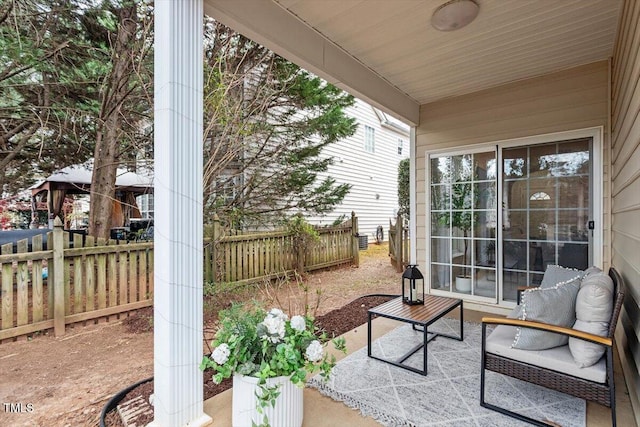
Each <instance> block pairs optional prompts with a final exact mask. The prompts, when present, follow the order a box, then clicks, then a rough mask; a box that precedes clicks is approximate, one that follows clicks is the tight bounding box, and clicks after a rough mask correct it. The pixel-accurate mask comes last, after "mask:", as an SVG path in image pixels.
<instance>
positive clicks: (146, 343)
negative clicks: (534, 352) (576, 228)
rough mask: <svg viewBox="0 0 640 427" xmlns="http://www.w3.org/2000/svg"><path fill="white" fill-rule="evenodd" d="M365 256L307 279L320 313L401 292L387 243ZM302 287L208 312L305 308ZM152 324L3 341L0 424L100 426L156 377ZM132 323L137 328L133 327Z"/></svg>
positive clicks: (240, 293)
mask: <svg viewBox="0 0 640 427" xmlns="http://www.w3.org/2000/svg"><path fill="white" fill-rule="evenodd" d="M360 261H361V262H360V267H359V268H355V267H343V268H339V269H334V270H330V271H322V272H317V273H313V274H310V275H308V276H307V277H305V278H303V280H302V285H303V286H304V287H306V288H307V292H306V295H307V299H306V303H307V304H308V305H309V306H311V307H312V308H313V307H315V305H316V299H317V298H320V304H319V306H318V309H317V311H316V314H317V315H321V314H324V313H327V312H329V311H331V310H333V309H336V308H339V307H342V306H343V305H345V304H347V303H348V302H350V301H352V300H353V299H355V298H357V297H359V296H362V295H367V294H376V293H381V294H397V293H398V292H399V291H400V274H399V273H396V272H395V270H394V269H393V268H392V267H391V264H390V262H389V259H388V257H387V246H386V244H384V245H381V246H376V245H371V246H370V247H369V249H368V250H367V251H361V252H360ZM301 287H302V286H296V285H295V284H294V285H291V284H289V285H283V286H279V287H278V286H276V287H264V286H263V287H261V290H260V292H256V291H255V289H253V290H252V289H244V290H234V291H229V292H225V293H224V294H219V295H218V294H216V295H214V297H213V298H212V299H211V300H210V301H208V302H205V310H208V311H209V312H210V313H215V312H217V310H218V309H219V308H220V307H224V306H226V305H228V303H229V301H231V300H243V299H247V298H250V297H251V296H254V297H257V298H260V299H263V300H266V301H268V303H270V304H274V305H280V306H282V307H283V308H284V309H289V307H288V306H289V305H290V306H291V310H292V311H299V310H301V309H302V307H303V306H304V305H305V292H303V291H301ZM205 318H207V316H206V315H205ZM130 319H131V318H130ZM145 322H147V323H150V322H151V321H150V319H149V318H148V317H144V316H141V317H139V318H138V319H137V320H136V322H131V321H127V322H122V321H117V322H111V323H101V324H98V325H91V326H84V327H83V326H76V327H73V328H69V329H68V331H67V334H66V335H65V336H63V337H60V338H55V337H53V336H52V334H51V333H49V334H41V335H38V336H35V337H34V338H32V339H30V340H22V341H16V342H10V343H3V344H0V405H1V406H0V427H4V426H7V427H14V426H16V427H17V426H46V427H49V426H70V427H75V426H97V425H98V424H99V416H100V411H101V410H102V408H103V406H104V405H105V404H106V402H107V401H108V400H109V399H110V398H111V396H113V395H114V394H115V393H117V392H119V391H120V390H122V389H123V388H125V387H127V386H129V385H131V384H134V383H136V382H138V381H140V380H142V379H145V378H148V377H150V376H152V375H153V333H152V332H140V331H141V330H143V329H144V328H141V325H140V323H142V326H144V323H145ZM213 322H215V316H211V315H210V316H209V317H208V325H205V329H207V330H212V327H211V323H213ZM124 323H127V324H124ZM132 323H134V326H135V328H133V329H135V330H136V332H131V331H132V328H131V326H132V325H131V324H132ZM10 404H13V405H10Z"/></svg>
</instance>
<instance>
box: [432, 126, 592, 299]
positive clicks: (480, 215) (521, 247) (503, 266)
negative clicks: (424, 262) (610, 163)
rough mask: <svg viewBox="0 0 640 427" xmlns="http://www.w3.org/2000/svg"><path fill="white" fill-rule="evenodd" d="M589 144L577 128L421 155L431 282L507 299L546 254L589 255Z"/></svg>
mask: <svg viewBox="0 0 640 427" xmlns="http://www.w3.org/2000/svg"><path fill="white" fill-rule="evenodd" d="M592 152H593V141H592V139H591V138H582V139H573V140H569V141H557V142H551V143H544V144H534V145H527V146H517V147H516V146H510V147H500V146H498V147H496V149H495V150H490V151H480V152H472V153H464V154H457V153H454V154H437V155H433V154H432V155H430V156H429V160H428V162H429V163H428V173H429V177H430V180H429V186H428V188H429V200H430V209H429V214H428V219H429V224H430V226H429V242H430V245H429V246H430V250H429V267H430V273H431V274H430V289H431V291H432V292H434V293H436V294H437V293H454V294H466V295H471V296H472V297H470V298H471V299H479V300H487V301H492V302H498V301H509V302H511V301H515V300H516V289H517V288H518V287H519V286H537V285H539V284H540V282H541V280H542V275H543V273H544V271H545V270H546V268H547V266H548V265H550V264H558V265H562V266H565V267H571V268H578V269H585V268H587V267H588V266H589V265H592V264H593V249H592V248H593V235H592V232H591V230H592V229H593V226H594V223H593V221H592V219H593V196H592V194H593V182H592V181H593V180H592V177H593V166H592V163H593V161H592V157H593V156H592ZM499 195H500V196H499Z"/></svg>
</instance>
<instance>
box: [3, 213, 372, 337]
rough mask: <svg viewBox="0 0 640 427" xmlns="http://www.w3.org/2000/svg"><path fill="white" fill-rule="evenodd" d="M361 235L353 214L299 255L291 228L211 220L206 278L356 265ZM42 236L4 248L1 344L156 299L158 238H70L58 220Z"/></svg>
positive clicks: (246, 278) (240, 278)
mask: <svg viewBox="0 0 640 427" xmlns="http://www.w3.org/2000/svg"><path fill="white" fill-rule="evenodd" d="M357 232H358V219H357V217H356V216H355V214H354V215H352V217H351V219H350V220H349V221H347V222H346V223H344V224H341V225H339V226H336V227H323V228H318V233H319V235H320V238H319V241H317V242H315V243H314V244H313V245H311V247H309V248H307V250H306V251H305V252H301V251H297V250H295V249H294V245H293V236H292V235H291V233H287V232H285V231H273V232H263V233H251V234H235V235H230V234H229V233H225V232H223V231H222V230H221V228H220V226H219V224H217V223H214V236H213V238H211V239H205V241H204V242H203V245H204V246H203V249H204V250H203V252H204V272H203V274H204V277H203V278H204V280H205V281H208V282H215V283H220V282H228V283H233V282H238V283H243V284H247V283H253V282H262V281H263V280H265V279H269V278H275V277H278V276H282V275H283V274H292V273H293V272H294V271H295V270H296V269H300V268H301V267H302V268H303V269H304V271H311V270H316V269H321V268H326V267H331V266H335V265H340V264H353V265H358V264H359V258H358V238H357ZM44 241H45V240H44V239H43V236H41V235H40V236H35V237H33V238H32V239H31V241H29V239H24V240H20V241H18V242H17V243H16V244H15V245H14V243H8V244H5V245H2V247H1V248H0V249H1V254H0V277H1V279H2V283H1V285H0V291H1V294H0V295H1V296H0V343H1V342H3V341H4V340H13V339H16V337H20V336H22V337H26V336H30V335H33V334H34V333H37V332H40V331H45V330H48V329H53V330H54V333H55V335H56V336H59V335H63V334H64V332H65V328H66V325H69V324H74V323H85V322H91V323H93V322H97V321H110V320H117V319H119V318H120V317H123V316H124V317H126V316H128V313H129V312H131V311H133V310H137V309H140V308H144V307H148V306H151V305H152V304H153V286H154V280H153V264H154V252H153V242H123V241H116V240H103V239H94V238H92V237H90V236H82V235H71V236H69V233H68V232H65V231H64V230H63V229H62V224H61V223H59V222H58V223H57V225H56V227H55V228H54V230H53V231H51V232H49V233H48V235H47V238H46V244H45V243H44ZM14 247H15V248H14Z"/></svg>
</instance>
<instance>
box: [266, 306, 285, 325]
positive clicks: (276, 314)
mask: <svg viewBox="0 0 640 427" xmlns="http://www.w3.org/2000/svg"><path fill="white" fill-rule="evenodd" d="M267 316H272V317H277V318H278V319H280V320H282V321H283V322H286V321H287V320H289V316H287V315H286V314H285V313H284V311H282V310H280V309H279V308H272V309H271V310H270V311H269V314H267Z"/></svg>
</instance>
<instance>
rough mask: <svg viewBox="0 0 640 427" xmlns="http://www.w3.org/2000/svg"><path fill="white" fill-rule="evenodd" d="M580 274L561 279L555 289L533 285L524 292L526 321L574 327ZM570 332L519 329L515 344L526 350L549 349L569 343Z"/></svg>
mask: <svg viewBox="0 0 640 427" xmlns="http://www.w3.org/2000/svg"><path fill="white" fill-rule="evenodd" d="M579 289H580V277H574V278H573V279H571V280H568V281H565V282H561V283H559V284H557V285H556V286H554V287H553V288H533V289H527V290H526V291H524V292H523V293H522V314H521V316H520V318H521V319H522V320H533V321H537V322H543V323H548V324H550V325H556V326H564V327H568V328H570V327H572V326H573V324H574V323H575V321H576V295H577V294H578V290H579ZM568 340H569V338H568V337H567V336H566V335H561V334H554V333H552V332H545V331H540V330H536V329H530V328H518V331H517V333H516V337H515V340H514V341H513V344H512V345H511V347H513V348H519V349H522V350H546V349H548V348H553V347H558V346H561V345H565V344H567V342H568Z"/></svg>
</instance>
